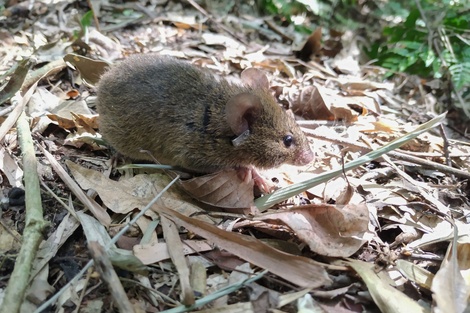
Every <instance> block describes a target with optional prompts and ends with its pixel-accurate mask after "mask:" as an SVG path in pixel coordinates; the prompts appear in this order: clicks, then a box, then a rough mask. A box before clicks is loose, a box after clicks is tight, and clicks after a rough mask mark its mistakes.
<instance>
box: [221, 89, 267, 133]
mask: <svg viewBox="0 0 470 313" xmlns="http://www.w3.org/2000/svg"><path fill="white" fill-rule="evenodd" d="M261 111H262V107H261V100H260V99H259V98H258V97H257V96H255V95H252V94H250V93H246V92H244V93H239V94H238V95H235V96H233V97H232V99H230V100H229V101H228V102H227V104H226V105H225V114H226V116H227V122H228V125H229V126H230V128H231V129H232V131H233V132H234V133H235V135H237V136H239V135H241V134H242V133H244V132H245V131H247V130H248V129H249V128H250V126H251V124H252V123H253V122H254V121H255V120H256V119H257V118H258V117H259V116H260V115H261Z"/></svg>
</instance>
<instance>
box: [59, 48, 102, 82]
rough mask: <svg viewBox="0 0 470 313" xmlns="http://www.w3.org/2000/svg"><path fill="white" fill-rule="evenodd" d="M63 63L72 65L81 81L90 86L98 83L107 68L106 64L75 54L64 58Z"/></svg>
mask: <svg viewBox="0 0 470 313" xmlns="http://www.w3.org/2000/svg"><path fill="white" fill-rule="evenodd" d="M64 61H65V62H67V63H69V64H71V65H73V66H74V67H75V68H76V69H77V70H78V71H79V72H80V75H81V76H82V79H83V80H84V81H85V82H87V83H88V84H90V85H92V86H94V85H96V84H97V83H98V81H99V80H100V77H101V75H103V73H104V72H105V71H106V69H108V67H109V64H108V63H106V62H103V61H99V60H93V59H90V58H87V57H84V56H82V55H78V54H75V53H69V54H67V55H66V56H64Z"/></svg>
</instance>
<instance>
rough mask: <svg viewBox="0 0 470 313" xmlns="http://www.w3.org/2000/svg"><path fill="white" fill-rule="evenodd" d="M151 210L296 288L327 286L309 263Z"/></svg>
mask: <svg viewBox="0 0 470 313" xmlns="http://www.w3.org/2000/svg"><path fill="white" fill-rule="evenodd" d="M152 209H154V210H155V211H157V212H158V213H160V214H165V215H166V216H167V217H168V218H169V219H171V220H173V221H174V222H175V223H176V224H178V225H180V226H183V227H185V228H186V229H187V230H189V231H191V232H193V233H195V234H197V235H199V236H201V237H203V238H206V239H208V240H210V241H212V242H213V243H215V244H216V245H217V246H218V247H219V248H221V249H225V250H227V251H229V252H231V253H233V254H235V255H237V256H238V257H240V258H242V259H244V260H246V261H248V262H250V263H253V264H255V265H257V266H260V267H262V268H265V269H267V270H269V271H270V272H272V273H274V274H276V275H278V276H280V277H282V278H284V279H285V280H287V281H289V282H291V283H293V284H295V285H297V286H301V287H312V288H316V287H320V286H324V285H329V284H330V283H331V280H330V278H329V277H328V275H327V273H326V271H325V269H324V268H323V267H321V266H320V265H318V263H316V262H314V261H312V260H311V259H308V258H305V257H300V256H295V255H290V254H287V253H284V252H281V251H279V250H276V249H273V248H271V247H270V246H268V245H266V244H264V243H262V242H261V241H259V240H258V239H256V238H253V237H250V236H245V235H241V234H237V233H232V232H227V231H224V230H221V229H219V228H218V227H216V226H214V225H211V224H208V223H205V222H201V221H199V220H197V219H194V218H191V217H187V216H184V215H182V214H180V213H178V212H176V211H173V210H170V209H167V208H165V207H163V206H158V207H157V206H153V207H152Z"/></svg>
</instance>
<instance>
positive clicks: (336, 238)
mask: <svg viewBox="0 0 470 313" xmlns="http://www.w3.org/2000/svg"><path fill="white" fill-rule="evenodd" d="M273 219H274V220H280V221H282V222H283V223H284V224H286V225H287V226H289V227H290V228H291V229H292V230H293V231H294V232H295V233H296V235H297V237H298V238H299V239H300V240H302V241H303V242H305V243H306V244H308V246H309V247H310V249H311V250H312V251H313V252H315V253H318V254H321V255H325V256H334V257H347V256H350V255H352V254H354V253H355V252H356V251H357V250H359V248H360V247H361V246H362V244H363V243H364V240H362V239H361V238H364V236H365V234H366V233H367V231H368V225H369V212H368V209H367V207H366V206H365V205H351V204H350V205H347V206H344V207H341V208H339V207H338V206H333V205H313V204H312V205H304V206H301V207H296V208H293V209H290V210H287V211H278V212H276V213H268V214H263V215H261V216H257V217H255V220H273Z"/></svg>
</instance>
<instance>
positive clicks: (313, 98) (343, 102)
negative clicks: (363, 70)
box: [290, 86, 359, 122]
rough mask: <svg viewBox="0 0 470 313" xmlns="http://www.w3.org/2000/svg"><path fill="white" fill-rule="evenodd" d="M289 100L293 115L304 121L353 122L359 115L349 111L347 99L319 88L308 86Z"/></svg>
mask: <svg viewBox="0 0 470 313" xmlns="http://www.w3.org/2000/svg"><path fill="white" fill-rule="evenodd" d="M290 100H291V103H292V110H293V111H294V113H295V114H297V115H300V116H302V117H304V118H306V119H315V120H329V121H332V120H343V121H345V122H354V121H356V120H357V116H358V115H359V114H358V113H357V112H354V111H353V110H351V108H350V107H349V105H348V104H349V103H348V98H347V97H342V96H340V95H338V94H336V93H334V92H332V91H331V90H328V89H326V88H324V87H321V86H308V87H306V88H304V89H303V90H302V91H301V92H300V95H299V96H297V98H295V96H294V97H292V98H291V99H290Z"/></svg>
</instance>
